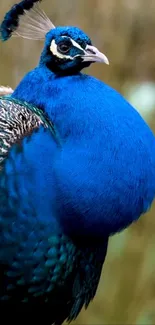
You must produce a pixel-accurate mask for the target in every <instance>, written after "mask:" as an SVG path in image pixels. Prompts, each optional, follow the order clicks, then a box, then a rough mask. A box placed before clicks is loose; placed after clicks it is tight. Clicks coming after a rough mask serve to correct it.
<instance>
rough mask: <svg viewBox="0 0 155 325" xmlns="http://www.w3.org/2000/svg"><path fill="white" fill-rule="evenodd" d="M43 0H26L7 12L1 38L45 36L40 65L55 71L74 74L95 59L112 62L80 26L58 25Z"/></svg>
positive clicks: (0, 27)
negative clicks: (42, 3)
mask: <svg viewBox="0 0 155 325" xmlns="http://www.w3.org/2000/svg"><path fill="white" fill-rule="evenodd" d="M39 2H40V0H23V1H21V2H20V3H19V4H16V5H14V6H13V7H12V8H11V10H10V11H9V12H8V13H7V14H6V15H5V18H4V20H3V22H2V24H1V26H0V32H1V39H2V40H7V39H8V38H10V37H11V36H20V37H23V38H28V39H33V40H44V41H45V46H44V49H43V52H42V54H41V58H40V65H45V66H47V67H48V68H49V69H50V70H51V71H53V72H55V73H65V74H70V73H71V74H72V73H77V72H78V71H81V70H82V69H83V68H86V67H88V66H89V65H90V64H91V63H94V62H103V63H106V64H109V61H108V59H107V57H106V56H105V55H104V54H103V53H101V52H100V51H99V50H98V49H97V48H96V47H95V46H93V45H92V42H91V40H90V38H89V37H88V36H87V35H86V34H85V33H84V32H83V31H82V30H80V29H79V28H77V27H55V26H54V25H53V24H52V22H51V20H50V19H49V18H48V17H47V16H46V14H45V13H44V11H43V10H42V9H41V8H40V6H39Z"/></svg>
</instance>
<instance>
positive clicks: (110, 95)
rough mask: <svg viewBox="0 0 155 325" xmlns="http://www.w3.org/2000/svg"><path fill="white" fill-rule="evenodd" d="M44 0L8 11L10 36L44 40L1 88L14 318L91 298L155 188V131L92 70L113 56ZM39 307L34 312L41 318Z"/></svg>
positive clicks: (0, 229)
mask: <svg viewBox="0 0 155 325" xmlns="http://www.w3.org/2000/svg"><path fill="white" fill-rule="evenodd" d="M39 2H40V1H38V0H23V1H22V2H20V3H18V4H16V5H14V6H13V7H12V8H11V9H10V11H9V12H8V13H7V14H6V15H5V17H4V20H3V22H2V24H1V27H0V32H1V39H2V40H3V41H6V40H8V39H9V38H10V37H13V36H17V37H23V38H28V39H31V40H43V41H44V47H43V50H42V53H41V56H40V60H39V63H38V66H37V67H35V68H34V69H33V70H32V71H30V72H28V73H27V74H26V75H25V76H24V77H23V79H22V80H21V81H20V83H19V84H18V85H17V87H16V88H15V89H14V90H13V91H12V90H11V91H8V92H7V93H5V94H4V93H3V95H4V96H1V97H0V310H1V320H2V315H3V316H4V321H3V324H8V323H9V322H10V319H11V321H14V322H15V323H16V324H23V323H24V322H25V323H29V324H31V323H32V324H44V325H50V324H55V325H61V324H62V323H63V322H64V321H67V322H71V321H72V320H74V319H76V317H77V316H78V314H79V313H80V311H81V309H82V307H85V308H87V307H88V305H89V303H90V302H91V301H92V300H93V298H94V296H95V294H96V290H97V288H98V284H99V280H100V275H101V271H102V268H103V264H104V261H105V258H106V254H107V248H108V242H109V238H110V237H111V236H112V235H114V234H116V233H118V232H120V231H123V230H124V229H125V228H127V227H128V226H130V225H131V224H132V223H133V222H136V221H137V220H138V219H139V217H140V216H141V215H143V214H144V213H145V212H146V211H148V210H149V209H150V207H151V205H152V202H153V200H154V197H155V138H154V135H153V133H152V131H151V130H150V128H149V126H148V125H147V124H146V122H145V121H144V120H143V118H142V117H141V116H140V114H139V113H138V112H137V111H136V110H135V108H134V107H132V106H131V105H130V104H129V103H128V102H127V100H126V99H125V98H124V97H123V96H122V95H121V94H119V93H118V92H117V91H116V90H114V89H113V88H112V87H110V86H109V85H107V84H105V83H104V82H102V81H100V80H98V79H96V78H94V77H93V76H90V75H87V74H85V73H83V72H81V71H82V70H83V69H84V68H86V67H88V66H89V65H90V64H92V63H95V62H103V63H105V64H109V61H108V58H107V57H106V56H105V55H104V54H103V53H101V52H100V51H99V50H98V49H97V48H96V47H95V46H94V45H93V44H92V41H91V39H90V38H89V36H87V35H86V34H85V33H84V32H83V31H82V30H81V29H79V28H78V27H75V26H58V27H55V26H54V25H53V23H52V22H51V20H50V19H49V18H48V17H47V15H46V14H45V12H44V11H43V10H42V9H41V7H40V4H39ZM33 318H34V319H33Z"/></svg>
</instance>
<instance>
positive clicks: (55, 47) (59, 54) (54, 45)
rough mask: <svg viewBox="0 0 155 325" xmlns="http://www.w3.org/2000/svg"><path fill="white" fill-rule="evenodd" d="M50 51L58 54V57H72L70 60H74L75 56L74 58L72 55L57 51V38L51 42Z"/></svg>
mask: <svg viewBox="0 0 155 325" xmlns="http://www.w3.org/2000/svg"><path fill="white" fill-rule="evenodd" d="M50 51H51V52H52V53H53V54H54V55H55V56H57V58H59V59H64V58H65V59H70V60H73V59H74V58H72V57H71V56H70V55H64V54H62V53H59V52H58V51H57V44H56V43H55V40H54V39H53V40H52V42H51V46H50Z"/></svg>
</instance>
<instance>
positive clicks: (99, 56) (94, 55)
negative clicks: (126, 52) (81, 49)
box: [82, 45, 109, 64]
mask: <svg viewBox="0 0 155 325" xmlns="http://www.w3.org/2000/svg"><path fill="white" fill-rule="evenodd" d="M82 59H83V61H84V62H102V63H105V64H109V60H108V58H107V57H106V56H105V55H104V54H103V53H101V52H100V51H99V50H98V49H97V48H96V47H95V46H91V45H87V46H86V48H85V54H84V55H83V56H82Z"/></svg>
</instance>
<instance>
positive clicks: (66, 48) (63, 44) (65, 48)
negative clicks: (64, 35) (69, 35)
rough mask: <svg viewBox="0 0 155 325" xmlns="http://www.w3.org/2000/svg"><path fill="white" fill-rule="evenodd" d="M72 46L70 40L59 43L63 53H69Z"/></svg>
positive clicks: (59, 49) (59, 48)
mask: <svg viewBox="0 0 155 325" xmlns="http://www.w3.org/2000/svg"><path fill="white" fill-rule="evenodd" d="M71 46H72V43H71V42H70V41H69V40H66V41H62V42H61V43H59V44H58V51H59V52H61V53H67V52H69V50H70V48H71Z"/></svg>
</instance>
